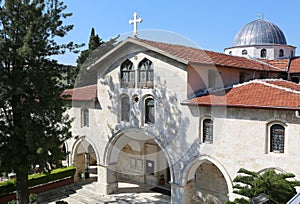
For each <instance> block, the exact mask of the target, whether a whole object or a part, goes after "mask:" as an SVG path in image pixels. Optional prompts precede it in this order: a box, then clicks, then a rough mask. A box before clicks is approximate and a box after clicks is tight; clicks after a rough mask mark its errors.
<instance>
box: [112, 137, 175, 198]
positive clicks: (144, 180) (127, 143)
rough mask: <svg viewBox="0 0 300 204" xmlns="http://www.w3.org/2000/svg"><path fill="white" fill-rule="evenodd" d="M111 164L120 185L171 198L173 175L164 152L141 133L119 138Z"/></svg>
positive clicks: (115, 143) (113, 147)
mask: <svg viewBox="0 0 300 204" xmlns="http://www.w3.org/2000/svg"><path fill="white" fill-rule="evenodd" d="M108 163H109V164H110V165H112V166H113V169H114V172H115V173H114V176H115V179H116V181H117V182H122V183H123V182H126V183H131V184H143V186H146V188H149V189H155V190H157V191H158V192H160V190H161V193H164V194H168V195H170V194H171V186H170V184H169V182H170V181H171V173H170V168H169V165H168V161H167V159H166V156H165V154H164V151H162V149H161V147H160V146H159V145H158V144H157V143H156V142H155V141H154V140H153V139H152V138H151V137H149V136H148V135H146V134H145V133H143V132H141V131H127V132H126V133H123V134H122V135H121V136H119V137H118V139H117V141H115V142H114V144H113V145H112V146H111V150H110V154H109V157H108ZM119 190H120V185H119Z"/></svg>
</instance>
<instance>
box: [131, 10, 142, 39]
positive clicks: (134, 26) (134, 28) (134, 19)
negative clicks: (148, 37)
mask: <svg viewBox="0 0 300 204" xmlns="http://www.w3.org/2000/svg"><path fill="white" fill-rule="evenodd" d="M137 16H138V14H137V13H136V12H134V14H133V20H131V19H130V20H129V24H133V36H134V37H137V23H141V22H143V19H141V18H137Z"/></svg>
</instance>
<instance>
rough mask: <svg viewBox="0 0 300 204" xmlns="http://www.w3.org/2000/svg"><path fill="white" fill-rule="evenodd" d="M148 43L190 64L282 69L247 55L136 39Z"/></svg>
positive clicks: (271, 69)
mask: <svg viewBox="0 0 300 204" xmlns="http://www.w3.org/2000/svg"><path fill="white" fill-rule="evenodd" d="M134 40H137V41H139V42H141V43H144V44H146V45H150V46H152V47H155V48H157V49H159V50H162V51H164V52H166V53H169V54H171V55H173V56H175V57H177V58H181V59H183V60H186V61H188V63H190V64H193V63H195V64H215V65H219V66H228V67H234V68H243V69H252V70H266V71H282V70H281V69H279V68H277V67H274V66H272V65H269V64H267V63H263V62H261V61H257V60H252V59H248V58H245V57H237V56H232V55H227V54H223V53H217V52H212V51H207V50H202V49H197V48H193V47H187V46H183V45H174V44H168V43H161V42H155V41H149V40H144V39H134Z"/></svg>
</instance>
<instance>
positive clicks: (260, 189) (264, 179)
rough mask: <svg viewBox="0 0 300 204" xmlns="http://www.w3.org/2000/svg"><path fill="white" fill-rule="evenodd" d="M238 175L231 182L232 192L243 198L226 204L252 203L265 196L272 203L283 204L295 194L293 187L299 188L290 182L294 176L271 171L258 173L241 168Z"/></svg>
mask: <svg viewBox="0 0 300 204" xmlns="http://www.w3.org/2000/svg"><path fill="white" fill-rule="evenodd" d="M238 173H239V174H241V175H238V176H237V177H236V178H234V180H233V181H234V182H235V183H236V184H235V185H234V188H235V190H234V191H233V192H234V193H236V194H239V195H242V196H243V198H239V199H235V201H234V202H228V203H241V204H243V203H252V199H253V198H255V197H257V196H259V195H265V196H266V197H267V198H268V199H269V200H270V201H271V202H273V203H278V204H284V203H287V202H288V201H289V200H290V199H291V198H292V197H293V196H294V195H295V194H296V189H295V187H296V186H300V182H299V181H296V180H291V179H293V178H294V177H295V175H294V174H291V173H276V172H275V171H274V170H273V169H271V170H266V171H264V172H262V173H258V172H254V171H249V170H246V169H243V168H242V169H240V170H239V171H238Z"/></svg>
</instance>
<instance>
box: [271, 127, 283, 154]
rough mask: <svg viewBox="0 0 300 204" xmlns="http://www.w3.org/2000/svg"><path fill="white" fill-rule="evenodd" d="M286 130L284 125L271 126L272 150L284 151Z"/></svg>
mask: <svg viewBox="0 0 300 204" xmlns="http://www.w3.org/2000/svg"><path fill="white" fill-rule="evenodd" d="M284 132H285V128H284V127H283V126H282V125H279V124H275V125H272V126H271V135H270V142H271V144H270V151H271V152H280V153H283V152H284Z"/></svg>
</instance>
